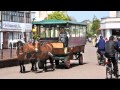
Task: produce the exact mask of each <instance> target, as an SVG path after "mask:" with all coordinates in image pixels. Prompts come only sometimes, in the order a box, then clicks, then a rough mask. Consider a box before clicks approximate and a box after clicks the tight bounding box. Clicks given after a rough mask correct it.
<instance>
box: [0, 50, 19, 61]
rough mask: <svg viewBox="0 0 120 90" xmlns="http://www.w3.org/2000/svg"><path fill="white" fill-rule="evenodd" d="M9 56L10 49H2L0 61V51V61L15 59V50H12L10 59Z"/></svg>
mask: <svg viewBox="0 0 120 90" xmlns="http://www.w3.org/2000/svg"><path fill="white" fill-rule="evenodd" d="M10 54H11V50H10V49H3V59H1V50H0V61H3V60H8V59H15V58H17V56H16V49H12V57H10Z"/></svg>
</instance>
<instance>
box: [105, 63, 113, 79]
mask: <svg viewBox="0 0 120 90" xmlns="http://www.w3.org/2000/svg"><path fill="white" fill-rule="evenodd" d="M106 79H112V68H111V67H110V66H108V65H107V66H106Z"/></svg>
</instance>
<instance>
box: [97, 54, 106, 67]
mask: <svg viewBox="0 0 120 90" xmlns="http://www.w3.org/2000/svg"><path fill="white" fill-rule="evenodd" d="M96 53H97V60H98V64H99V65H103V66H105V60H106V58H105V56H104V52H101V55H100V54H99V53H98V52H96Z"/></svg>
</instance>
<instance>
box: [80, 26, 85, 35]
mask: <svg viewBox="0 0 120 90" xmlns="http://www.w3.org/2000/svg"><path fill="white" fill-rule="evenodd" d="M83 35H84V34H83V27H82V26H80V37H83Z"/></svg>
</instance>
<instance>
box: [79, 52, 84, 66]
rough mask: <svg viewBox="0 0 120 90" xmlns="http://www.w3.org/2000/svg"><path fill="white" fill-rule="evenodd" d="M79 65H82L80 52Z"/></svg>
mask: <svg viewBox="0 0 120 90" xmlns="http://www.w3.org/2000/svg"><path fill="white" fill-rule="evenodd" d="M79 65H83V55H82V54H80V57H79Z"/></svg>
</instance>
